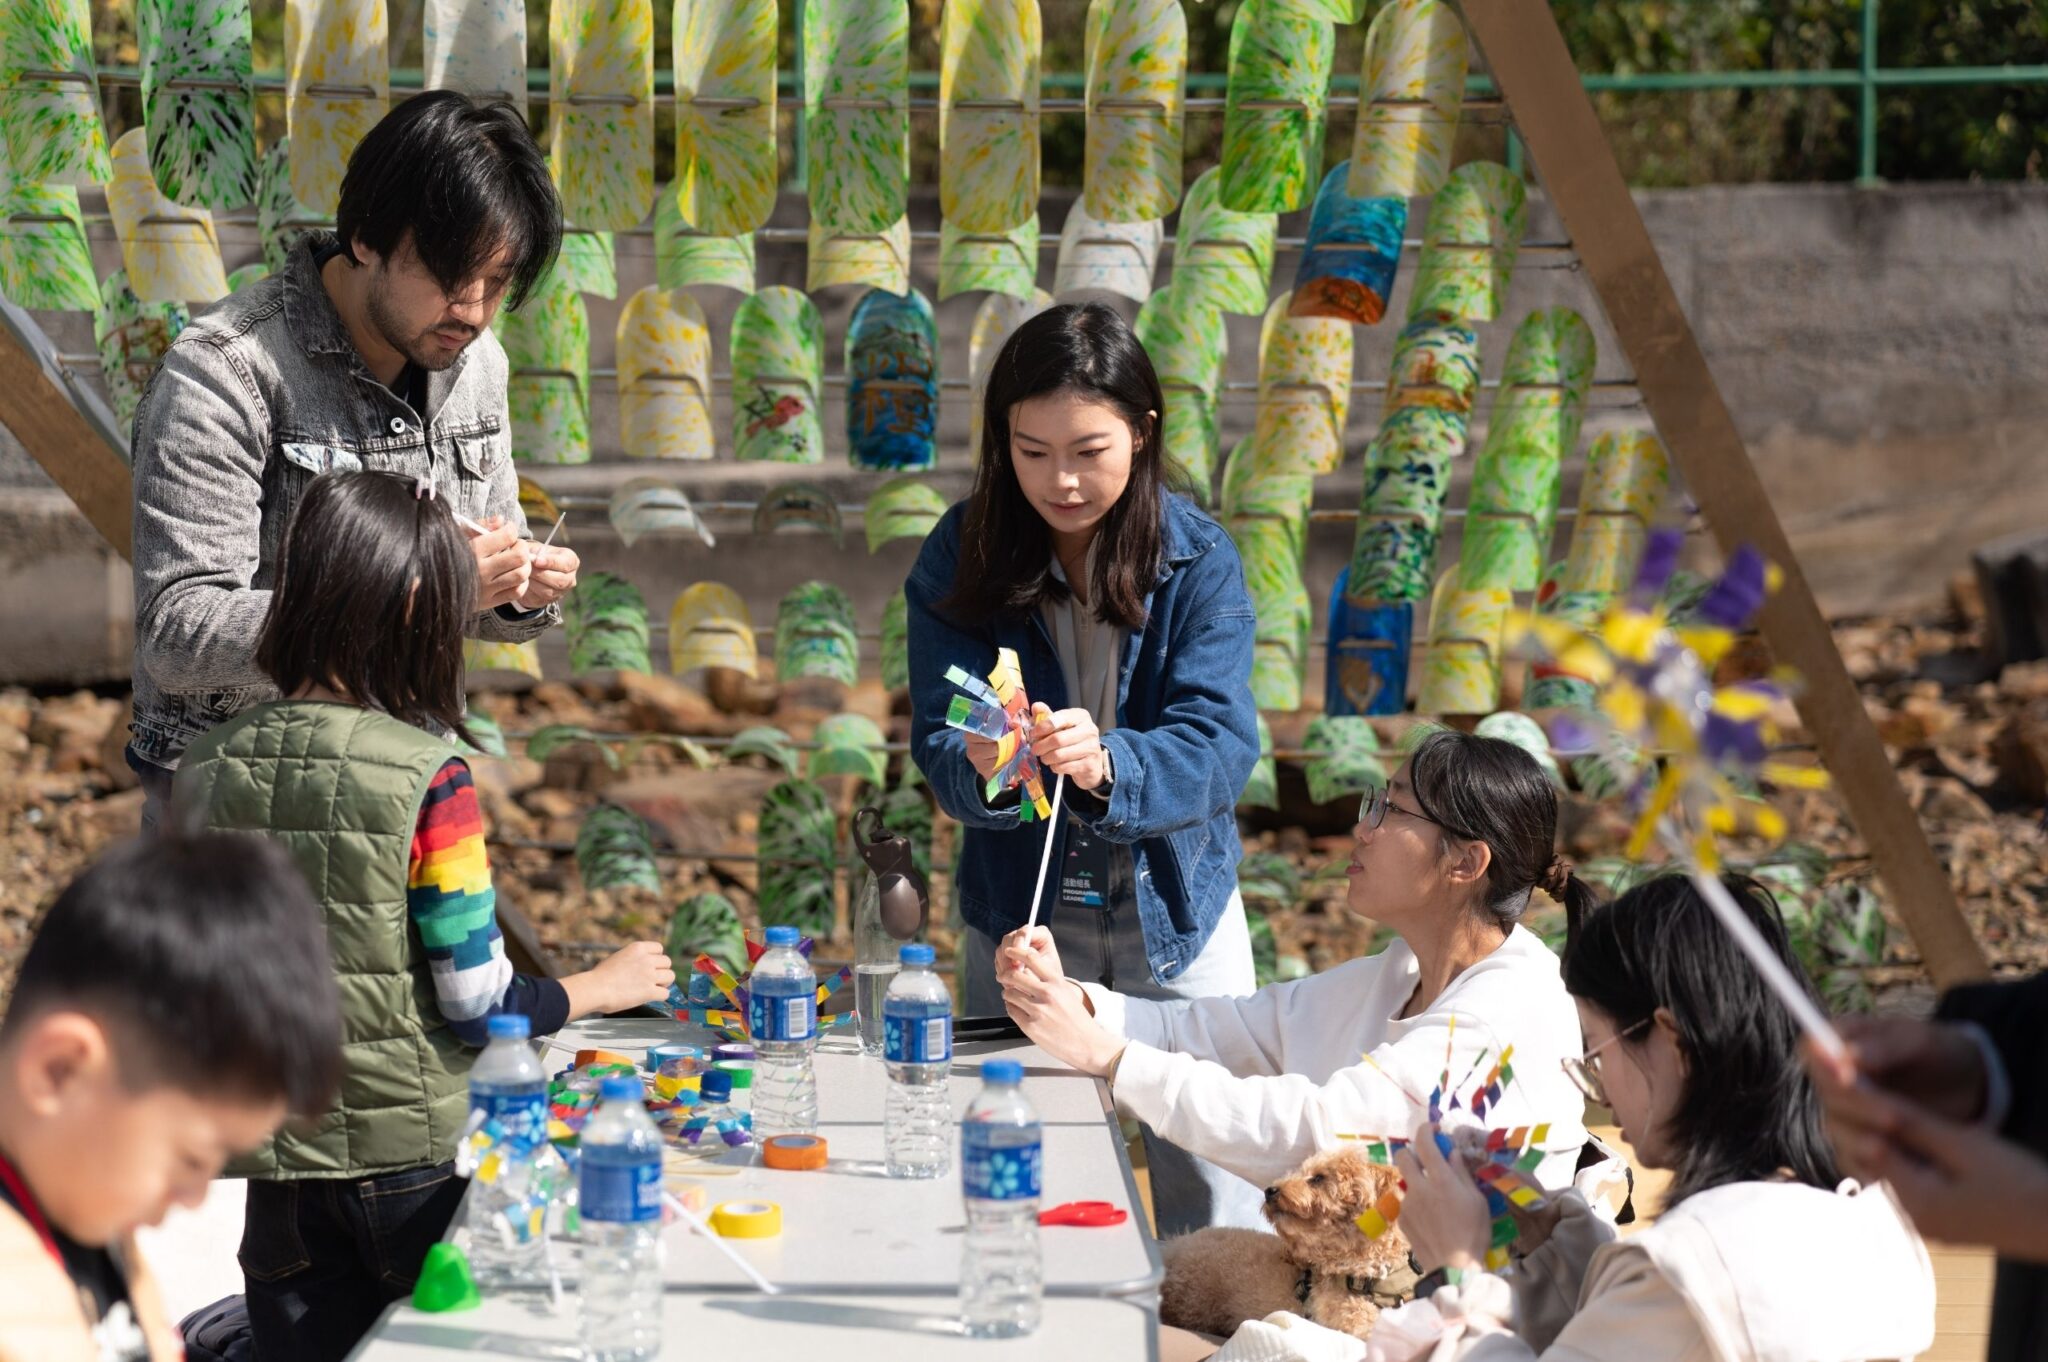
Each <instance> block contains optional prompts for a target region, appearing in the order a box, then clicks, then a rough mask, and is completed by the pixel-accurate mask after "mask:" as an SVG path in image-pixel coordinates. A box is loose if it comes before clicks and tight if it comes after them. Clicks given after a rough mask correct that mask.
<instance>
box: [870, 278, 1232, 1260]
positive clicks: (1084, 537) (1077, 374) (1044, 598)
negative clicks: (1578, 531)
mask: <svg viewBox="0 0 2048 1362" xmlns="http://www.w3.org/2000/svg"><path fill="white" fill-rule="evenodd" d="M1163 406H1164V400H1163V398H1162V396H1161V393H1160V389H1159V380H1158V377H1157V375H1156V374H1155V373H1154V372H1153V369H1152V364H1151V361H1150V360H1149V359H1148V358H1147V357H1146V355H1145V350H1144V347H1143V346H1142V345H1140V344H1139V343H1138V341H1137V338H1136V337H1135V336H1134V335H1132V333H1131V330H1130V328H1129V327H1128V326H1127V325H1126V324H1125V323H1124V321H1123V319H1122V318H1121V317H1120V316H1118V315H1117V313H1116V312H1114V311H1112V310H1111V309H1109V308H1107V307H1104V306H1101V305H1099V304H1089V305H1083V306H1061V307H1055V308H1051V309H1049V310H1047V311H1046V312H1043V313H1040V314H1039V315H1038V316H1036V317H1034V318H1032V319H1031V320H1029V321H1027V322H1026V323H1024V325H1023V326H1021V327H1020V328H1018V330H1017V332H1016V333H1015V334H1014V335H1012V336H1011V337H1010V339H1009V341H1008V342H1007V343H1006V344H1005V345H1004V346H1003V348H1002V350H1001V352H1000V353H999V354H998V355H997V356H996V359H995V363H994V365H993V366H992V368H991V371H990V376H989V383H988V396H987V405H986V407H985V409H984V415H983V421H982V430H983V435H982V448H981V450H980V466H979V469H978V471H977V473H976V476H975V482H974V488H973V491H972V493H971V494H970V495H969V497H968V499H967V501H965V502H964V503H962V504H961V505H958V506H955V507H953V508H952V510H951V511H949V512H948V513H947V514H946V516H945V518H944V519H942V520H941V521H940V522H939V525H938V527H937V528H936V529H935V530H933V531H932V533H931V536H930V537H929V538H928V539H927V540H926V541H925V545H924V550H923V552H922V553H921V554H919V556H918V560H917V565H916V566H915V567H914V568H913V569H912V570H911V574H910V579H909V581H908V582H907V583H906V584H905V587H904V592H905V596H906V598H907V600H908V604H909V625H910V631H909V632H910V638H909V643H910V693H911V705H912V714H911V747H912V751H913V753H914V755H915V757H916V760H917V764H918V767H919V769H920V770H922V771H923V772H924V775H925V779H926V780H927V781H929V782H930V784H931V787H932V791H933V793H934V794H935V795H936V796H937V798H938V801H939V804H940V806H941V807H942V808H944V809H945V810H946V812H947V813H949V814H951V815H952V816H953V817H954V818H956V819H958V820H959V821H960V823H961V824H962V825H963V826H964V828H965V835H966V845H965V849H964V851H963V853H962V856H961V863H960V872H959V877H958V880H957V882H956V885H955V893H956V895H957V896H958V901H959V906H960V914H961V917H962V918H963V919H964V921H965V922H966V925H967V928H968V931H967V934H966V937H965V938H964V940H963V943H962V947H961V957H962V958H961V970H962V974H963V976H964V985H965V992H966V1007H967V1010H968V1012H969V1013H971V1014H975V1015H995V1014H1000V1013H1001V1012H1002V1010H1003V1004H1002V994H1001V990H1000V988H999V987H998V985H997V983H996V979H995V965H994V960H995V949H996V942H997V941H998V940H1000V939H1001V938H1002V937H1003V936H1004V935H1005V934H1006V933H1008V932H1010V931H1012V930H1014V929H1015V928H1017V927H1020V926H1022V925H1023V924H1024V921H1025V919H1026V917H1027V916H1028V915H1029V913H1030V909H1031V904H1030V902H1029V898H1030V892H1031V890H1030V886H1031V885H1032V884H1033V883H1035V882H1036V880H1037V875H1038V864H1039V856H1040V853H1041V851H1042V849H1043V848H1044V846H1045V838H1046V837H1047V836H1051V837H1053V838H1055V839H1056V840H1055V844H1054V847H1053V857H1054V867H1055V873H1053V874H1051V875H1049V876H1048V877H1047V882H1046V885H1045V890H1044V896H1043V898H1042V900H1041V902H1040V904H1039V909H1038V919H1039V921H1040V922H1041V923H1044V924H1046V925H1047V926H1048V927H1050V928H1051V930H1052V933H1053V937H1054V939H1055V941H1057V943H1058V945H1059V950H1060V953H1061V959H1062V960H1064V961H1065V962H1066V963H1067V965H1068V967H1069V968H1070V969H1071V970H1073V971H1074V972H1075V973H1077V974H1084V975H1085V977H1089V978H1093V979H1098V980H1100V981H1101V982H1102V983H1103V984H1104V985H1105V986H1108V987H1114V988H1116V989H1119V990H1121V991H1124V992H1126V993H1130V994H1133V995H1135V996H1139V997H1151V998H1160V999H1171V998H1197V997H1208V996H1213V995H1226V996H1236V995H1242V994H1247V993H1250V992H1251V991H1252V990H1253V987H1254V981H1253V975H1252V962H1251V940H1250V936H1249V934H1248V932H1247V930H1246V924H1245V916H1244V904H1243V901H1242V900H1241V899H1240V898H1239V896H1238V892H1237V862H1238V858H1239V855H1240V845H1239V842H1238V834H1237V820H1236V814H1235V809H1236V805H1237V798H1238V795H1239V794H1240V793H1241V792H1242V791H1243V789H1244V784H1245V781H1246V779H1247V778H1248V776H1249V775H1250V773H1251V768H1252V763H1253V762H1254V761H1255V760H1256V759H1257V757H1258V715H1257V710H1256V709H1255V708H1254V706H1253V704H1252V698H1251V689H1250V677H1251V660H1252V635H1253V616H1252V603H1251V597H1250V595H1249V594H1248V593H1247V592H1246V590H1245V584H1244V570H1243V567H1242V565H1241V564H1240V563H1239V561H1238V557H1237V550H1236V548H1235V546H1234V545H1232V543H1231V541H1230V538H1229V536H1228V535H1226V534H1225V533H1224V532H1223V529H1222V528H1221V527H1220V526H1219V525H1217V523H1216V522H1215V521H1214V520H1212V519H1210V518H1209V517H1208V516H1206V515H1204V514H1203V513H1202V512H1201V511H1200V510H1199V509H1197V508H1196V507H1195V505H1194V504H1193V503H1192V502H1190V501H1189V500H1187V499H1186V498H1185V497H1182V496H1180V495H1178V494H1175V493H1173V492H1171V491H1169V490H1168V488H1167V485H1166V484H1167V481H1168V469H1167V466H1166V463H1165V457H1164V453H1163V451H1162V448H1161V439H1160V422H1159V412H1160V410H1161V409H1162V407H1163ZM1000 648H1012V649H1014V650H1016V653H1017V657H1018V660H1019V663H1020V665H1021V667H1022V671H1023V680H1024V689H1025V690H1026V692H1027V693H1028V694H1029V695H1030V696H1031V697H1032V699H1033V700H1034V702H1036V704H1035V709H1036V712H1037V715H1038V719H1039V722H1038V723H1037V725H1036V727H1034V728H1033V730H1032V732H1031V745H1032V749H1033V751H1034V752H1036V753H1037V755H1038V757H1039V759H1040V760H1041V762H1043V764H1044V766H1045V770H1046V775H1047V785H1048V787H1050V786H1051V784H1052V780H1053V777H1055V776H1060V775H1064V776H1065V778H1066V783H1065V792H1064V794H1065V797H1064V800H1063V808H1062V810H1061V812H1060V815H1059V817H1058V818H1056V819H1055V820H1054V821H1053V824H1052V826H1051V828H1050V830H1048V829H1047V828H1046V827H1045V825H1043V824H1041V823H1039V822H1036V821H1034V822H1030V823H1025V822H1023V821H1022V820H1021V818H1020V815H1019V807H1020V798H1019V796H1018V794H1017V792H1015V791H1005V792H1000V793H999V794H998V796H997V797H996V798H995V799H993V800H991V799H989V798H988V797H987V795H986V785H987V779H988V776H989V775H990V774H991V773H992V772H993V771H994V769H995V744H993V743H991V742H986V741H984V740H981V739H978V738H973V737H970V736H968V735H966V734H963V733H961V732H959V731H958V730H955V729H952V728H948V727H947V726H946V710H947V706H948V705H949V703H950V702H951V700H952V697H953V696H954V694H955V693H956V691H955V688H954V687H953V686H952V685H951V684H950V683H948V682H947V680H946V671H947V669H948V668H949V667H954V666H958V667H961V668H964V669H965V670H967V671H969V672H972V673H975V674H978V675H982V674H986V673H987V672H988V671H989V670H990V668H991V667H992V666H993V665H994V663H995V660H996V653H997V650H998V649H1000ZM1048 793H1050V788H1048ZM1162 1161H1163V1162H1164V1164H1165V1165H1166V1166H1165V1167H1162ZM1152 1172H1153V1184H1154V1188H1155V1193H1156V1194H1158V1195H1157V1199H1158V1202H1159V1205H1160V1208H1161V1230H1162V1232H1164V1231H1166V1230H1168V1229H1169V1228H1192V1227H1194V1226H1198V1225H1202V1224H1208V1223H1212V1222H1214V1223H1243V1224H1256V1223H1258V1218H1257V1203H1258V1193H1257V1191H1256V1190H1255V1189H1253V1188H1252V1187H1251V1186H1250V1184H1248V1183H1244V1182H1242V1181H1241V1180H1239V1179H1236V1178H1232V1177H1230V1176H1229V1175H1227V1174H1224V1173H1221V1172H1220V1171H1219V1170H1214V1169H1209V1168H1208V1167H1207V1166H1206V1165H1202V1166H1201V1167H1200V1168H1198V1167H1197V1166H1196V1161H1194V1160H1192V1159H1190V1158H1189V1157H1188V1156H1187V1155H1184V1154H1182V1153H1180V1151H1178V1150H1176V1149H1173V1148H1172V1147H1171V1146H1166V1145H1163V1144H1162V1145H1157V1146H1155V1147H1154V1150H1153V1164H1152ZM1162 1184H1163V1185H1162Z"/></svg>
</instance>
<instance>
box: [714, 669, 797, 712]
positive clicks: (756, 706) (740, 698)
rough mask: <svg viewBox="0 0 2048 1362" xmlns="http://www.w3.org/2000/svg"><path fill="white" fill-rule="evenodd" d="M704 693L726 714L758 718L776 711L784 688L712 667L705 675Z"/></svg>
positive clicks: (764, 679) (744, 674) (762, 679)
mask: <svg viewBox="0 0 2048 1362" xmlns="http://www.w3.org/2000/svg"><path fill="white" fill-rule="evenodd" d="M704 691H705V693H706V694H707V695H709V696H710V698H711V703H712V704H714V705H716V706H718V708H719V709H721V710H723V711H724V712H725V713H727V714H738V715H755V714H773V713H774V712H775V701H776V698H777V697H778V696H779V695H780V694H781V692H782V687H781V686H779V685H777V684H776V683H775V682H774V681H771V680H768V679H766V678H763V677H757V676H748V675H747V674H746V673H745V672H742V671H735V670H733V669H732V668H731V667H711V668H707V669H706V670H705V672H704Z"/></svg>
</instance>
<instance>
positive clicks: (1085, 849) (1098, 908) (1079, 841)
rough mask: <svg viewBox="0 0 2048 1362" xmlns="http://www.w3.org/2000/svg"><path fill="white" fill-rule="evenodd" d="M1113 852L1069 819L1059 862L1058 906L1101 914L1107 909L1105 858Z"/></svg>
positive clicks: (1112, 846) (1111, 848)
mask: <svg viewBox="0 0 2048 1362" xmlns="http://www.w3.org/2000/svg"><path fill="white" fill-rule="evenodd" d="M1115 851H1116V848H1115V846H1114V845H1113V844H1111V843H1109V842H1105V841H1103V840H1102V839H1101V838H1100V837H1097V836H1096V835H1095V834H1094V833H1092V832H1090V831H1088V829H1086V828H1084V827H1082V826H1081V824H1080V823H1078V822H1076V821H1074V820H1073V819H1069V820H1068V821H1067V851H1066V855H1065V856H1064V857H1062V858H1061V861H1060V886H1059V898H1058V900H1057V902H1058V903H1059V906H1060V907H1062V908H1088V909H1092V910H1093V911H1095V912H1098V913H1099V912H1103V911H1105V910H1106V909H1107V908H1108V907H1109V858H1110V857H1111V856H1112V855H1113V854H1115Z"/></svg>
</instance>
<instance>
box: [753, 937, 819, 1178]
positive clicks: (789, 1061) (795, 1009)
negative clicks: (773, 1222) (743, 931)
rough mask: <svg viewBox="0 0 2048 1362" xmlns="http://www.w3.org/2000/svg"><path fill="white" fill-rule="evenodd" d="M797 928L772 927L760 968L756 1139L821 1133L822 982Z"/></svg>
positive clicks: (756, 986)
mask: <svg viewBox="0 0 2048 1362" xmlns="http://www.w3.org/2000/svg"><path fill="white" fill-rule="evenodd" d="M799 940H801V938H800V937H799V936H798V935H797V930H796V928H794V927H770V928H769V929H768V950H767V951H766V953H764V954H763V955H762V956H761V959H760V960H759V961H758V962H757V963H756V964H755V965H754V976H753V979H752V981H751V987H752V989H753V996H752V997H750V998H749V999H748V1000H747V1025H748V1027H749V1029H750V1030H751V1031H752V1032H753V1036H752V1040H753V1044H754V1134H755V1135H756V1136H757V1137H759V1138H761V1139H766V1138H767V1137H768V1136H770V1135H810V1134H814V1133H815V1132H816V1131H817V1129H818V1076H817V1073H816V1071H815V1070H814V1069H813V1068H812V1067H811V1050H812V1048H813V1047H814V1046H816V1045H817V1043H818V978H817V976H816V975H815V974H813V973H811V962H810V961H808V960H806V959H804V957H803V955H802V953H801V952H799V951H798V950H797V942H798V941H799Z"/></svg>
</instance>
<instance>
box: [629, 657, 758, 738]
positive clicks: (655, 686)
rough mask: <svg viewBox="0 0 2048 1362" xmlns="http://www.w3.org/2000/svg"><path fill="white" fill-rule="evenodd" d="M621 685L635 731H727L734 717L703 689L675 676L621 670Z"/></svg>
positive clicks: (728, 731) (711, 732)
mask: <svg viewBox="0 0 2048 1362" xmlns="http://www.w3.org/2000/svg"><path fill="white" fill-rule="evenodd" d="M618 687H619V690H620V692H621V694H622V697H623V699H624V700H625V703H626V713H627V715H628V716H629V718H630V719H631V722H632V727H633V728H634V730H635V731H638V732H643V733H693V734H705V733H710V734H723V733H731V732H733V731H735V730H734V728H733V720H732V719H731V717H730V716H728V715H726V714H724V713H723V712H721V711H720V710H719V709H718V707H717V706H716V705H713V704H712V703H711V701H710V700H708V699H706V698H705V697H704V695H703V693H702V692H701V691H698V690H696V689H695V688H694V687H691V686H686V685H684V684H683V683H682V682H680V681H678V680H676V679H675V678H674V677H673V676H663V675H659V674H655V673H647V672H620V673H619V679H618Z"/></svg>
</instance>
